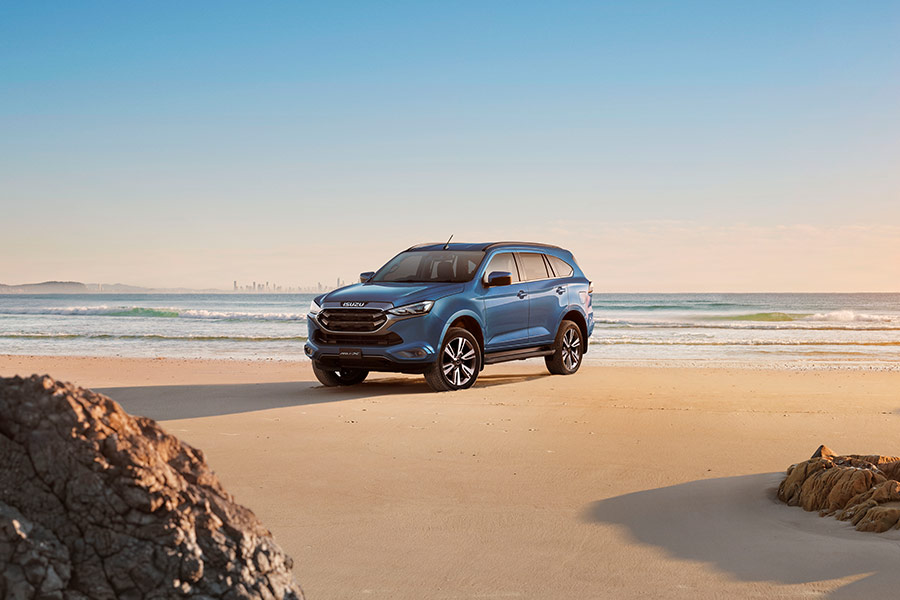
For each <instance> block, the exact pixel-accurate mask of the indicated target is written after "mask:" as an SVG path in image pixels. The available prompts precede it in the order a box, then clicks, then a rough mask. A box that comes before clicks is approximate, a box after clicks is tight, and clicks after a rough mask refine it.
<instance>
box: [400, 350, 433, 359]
mask: <svg viewBox="0 0 900 600" xmlns="http://www.w3.org/2000/svg"><path fill="white" fill-rule="evenodd" d="M399 354H400V356H402V357H403V358H425V357H426V356H427V355H428V353H427V352H425V351H424V350H422V349H421V348H417V349H415V350H401V351H400V352H399Z"/></svg>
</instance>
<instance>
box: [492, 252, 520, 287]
mask: <svg viewBox="0 0 900 600" xmlns="http://www.w3.org/2000/svg"><path fill="white" fill-rule="evenodd" d="M494 271H508V272H509V274H510V275H512V280H513V283H515V282H516V281H519V271H518V269H516V261H515V259H514V258H513V255H512V252H501V253H500V254H495V255H494V257H493V258H492V259H491V262H490V263H488V266H487V269H485V270H484V276H485V279H487V276H488V275H490V274H491V273H493V272H494Z"/></svg>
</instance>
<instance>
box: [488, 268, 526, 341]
mask: <svg viewBox="0 0 900 600" xmlns="http://www.w3.org/2000/svg"><path fill="white" fill-rule="evenodd" d="M494 271H508V272H509V273H510V274H511V275H512V285H502V286H495V287H487V286H485V285H484V284H485V282H486V281H487V277H488V275H490V274H491V273H492V272H494ZM481 285H482V287H483V290H484V296H483V299H484V325H485V332H484V349H485V351H486V352H493V351H496V350H503V349H508V348H515V347H520V346H525V345H527V344H528V327H529V323H528V295H527V294H526V292H525V287H524V284H523V283H521V281H520V277H519V269H518V267H517V265H516V260H515V256H514V255H513V253H512V252H500V253H498V254H495V255H494V256H493V257H491V259H490V262H489V263H488V266H487V267H486V268H485V270H484V274H483V277H482V281H481Z"/></svg>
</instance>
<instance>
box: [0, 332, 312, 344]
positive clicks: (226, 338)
mask: <svg viewBox="0 0 900 600" xmlns="http://www.w3.org/2000/svg"><path fill="white" fill-rule="evenodd" d="M0 338H2V339H12V340H17V339H21V340H69V339H87V340H169V341H179V342H183V341H190V342H294V341H297V342H302V341H306V339H307V338H306V336H305V335H293V336H253V335H246V336H245V335H159V334H154V333H148V334H109V333H0Z"/></svg>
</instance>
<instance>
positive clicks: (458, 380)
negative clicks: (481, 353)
mask: <svg viewBox="0 0 900 600" xmlns="http://www.w3.org/2000/svg"><path fill="white" fill-rule="evenodd" d="M476 367H477V355H476V353H475V347H474V346H473V345H472V343H471V342H470V341H469V340H467V339H466V338H464V337H457V338H453V339H452V340H450V341H449V342H447V345H446V346H444V351H443V352H442V353H441V371H443V373H444V377H446V378H447V381H449V382H450V384H451V385H453V386H454V387H457V388H459V387H463V386H464V385H466V384H467V383H469V381H470V380H471V379H472V378H473V377H474V376H475V369H476Z"/></svg>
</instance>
